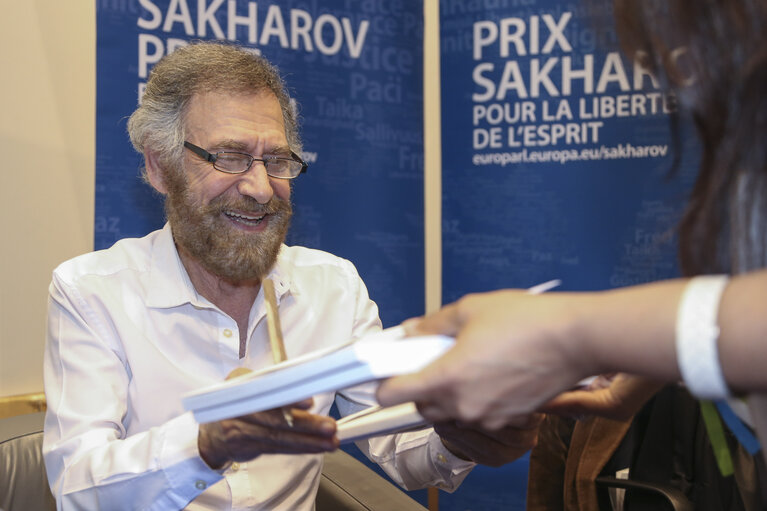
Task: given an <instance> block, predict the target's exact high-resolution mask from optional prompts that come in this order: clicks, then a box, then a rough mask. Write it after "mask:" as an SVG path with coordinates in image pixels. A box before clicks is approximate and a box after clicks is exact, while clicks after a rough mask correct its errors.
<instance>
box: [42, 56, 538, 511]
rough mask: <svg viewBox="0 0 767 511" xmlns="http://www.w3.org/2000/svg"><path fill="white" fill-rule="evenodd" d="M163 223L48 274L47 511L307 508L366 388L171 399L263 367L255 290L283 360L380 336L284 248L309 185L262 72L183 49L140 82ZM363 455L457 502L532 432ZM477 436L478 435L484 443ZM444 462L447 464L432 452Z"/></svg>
mask: <svg viewBox="0 0 767 511" xmlns="http://www.w3.org/2000/svg"><path fill="white" fill-rule="evenodd" d="M128 131H129V134H130V137H131V140H132V142H133V144H134V146H135V147H136V149H137V150H138V151H139V152H141V153H142V154H143V156H144V161H145V176H144V177H145V179H146V181H147V182H148V183H149V184H150V185H151V186H152V187H153V188H154V189H155V190H157V191H158V192H159V193H161V194H163V195H164V196H165V209H166V215H167V218H168V223H167V224H166V225H165V227H164V228H163V229H161V230H159V231H155V232H153V233H151V234H149V235H147V236H146V237H144V238H140V239H125V240H121V241H119V242H117V243H116V244H115V245H114V246H113V247H111V248H109V249H107V250H103V251H98V252H94V253H91V254H85V255H83V256H80V257H77V258H75V259H72V260H70V261H67V262H65V263H63V264H62V265H61V266H59V267H58V268H57V269H56V270H55V272H54V275H53V282H52V283H51V286H50V299H49V316H48V326H49V328H48V336H47V337H48V338H47V346H46V356H45V389H46V396H47V402H48V413H47V415H46V424H45V441H44V449H43V452H44V456H45V461H46V467H47V470H48V477H49V481H50V483H51V488H52V491H53V494H54V496H55V497H56V499H57V501H58V504H59V508H60V509H182V508H187V509H217V510H218V509H246V508H247V509H268V510H278V509H284V510H301V509H312V508H313V505H314V497H315V493H316V490H317V486H318V484H319V478H320V472H321V468H322V460H323V456H322V453H323V452H326V451H331V450H334V449H336V448H337V447H338V439H337V438H336V435H335V432H336V425H335V421H334V420H333V419H331V418H329V417H327V413H328V411H329V409H330V407H331V405H332V404H333V402H334V401H335V402H337V404H338V408H339V410H340V412H341V414H342V415H346V414H349V413H353V412H356V411H358V410H360V409H362V408H365V407H367V406H370V405H373V404H375V398H374V391H375V388H374V387H373V386H370V385H362V386H358V387H355V388H353V389H347V390H345V391H343V393H339V394H337V395H336V394H334V393H325V394H318V395H317V396H315V397H314V398H313V400H307V401H306V402H302V403H297V404H295V405H294V406H293V408H292V410H291V411H290V414H291V415H292V420H291V421H288V420H286V419H287V418H286V417H285V416H284V415H283V413H282V412H283V410H281V409H279V410H269V411H265V412H260V413H253V414H250V415H247V416H243V417H238V418H235V419H230V420H223V421H220V422H213V423H207V424H197V423H196V422H195V420H194V418H193V416H192V414H191V413H190V412H185V411H184V410H183V409H182V406H181V396H183V395H184V394H185V393H187V392H190V391H192V390H195V389H199V388H201V387H204V386H207V385H210V384H213V383H216V382H220V381H222V380H223V379H225V378H226V376H227V375H228V374H229V373H231V372H232V371H233V370H236V369H238V368H246V369H251V370H253V369H259V368H263V367H266V366H268V365H270V364H271V363H272V356H271V352H270V348H269V346H270V345H269V341H268V330H267V326H266V321H265V316H266V309H265V304H264V297H263V292H262V291H261V282H262V280H263V279H264V278H266V277H268V278H270V279H271V280H272V281H273V282H274V283H275V289H276V295H277V301H278V306H279V315H280V321H281V324H282V327H283V334H284V337H285V344H286V346H285V347H286V351H287V355H288V357H289V358H290V357H297V356H299V355H301V354H304V353H308V352H310V351H313V350H317V349H321V348H324V347H327V346H330V345H333V344H337V343H339V342H343V341H347V340H349V339H357V338H360V337H362V336H364V335H366V334H369V333H373V332H376V331H378V330H380V328H381V323H380V320H379V319H378V310H377V307H376V305H375V304H374V303H373V302H372V301H371V300H370V299H369V297H368V294H367V290H366V288H365V286H364V284H363V283H362V281H361V280H360V278H359V276H358V274H357V271H356V269H355V268H354V266H353V265H352V264H351V263H350V262H349V261H346V260H343V259H340V258H338V257H335V256H333V255H331V254H328V253H325V252H322V251H318V250H311V249H307V248H303V247H288V246H285V245H284V244H283V241H284V239H285V234H286V232H287V229H288V225H289V222H290V217H291V205H290V192H291V179H293V178H296V177H298V176H299V175H300V174H301V173H302V172H305V171H306V164H305V163H304V162H303V161H302V160H301V158H300V157H299V156H298V154H300V152H301V142H300V139H299V136H298V129H297V126H296V120H295V117H294V113H293V109H292V108H291V102H290V99H289V98H288V96H287V94H286V92H285V88H284V85H283V83H282V80H281V78H280V77H279V74H278V73H277V71H276V70H275V69H274V68H273V67H272V66H271V65H270V64H269V63H268V62H267V61H266V60H265V59H263V58H262V57H259V56H257V55H254V54H253V53H252V52H250V51H247V50H243V49H241V48H237V47H234V46H229V45H222V44H214V43H197V44H193V45H189V46H187V47H184V48H181V49H178V50H176V51H175V52H173V53H172V54H170V55H168V56H166V57H165V58H164V59H163V60H161V61H160V62H159V63H158V64H157V65H156V66H155V68H154V69H153V71H152V74H151V76H150V79H149V81H148V83H147V87H146V92H145V94H144V96H143V98H142V103H141V105H140V106H139V107H138V108H137V110H136V111H135V112H134V113H133V115H132V116H131V118H130V121H129V123H128ZM441 427H442V428H444V429H441V430H440V434H437V433H436V432H435V431H434V430H433V429H425V430H421V431H417V432H408V433H401V434H396V435H389V436H384V437H379V438H375V439H370V440H367V441H362V442H359V443H358V445H359V446H360V448H361V449H362V450H363V451H364V452H365V454H366V455H367V456H368V457H369V458H370V459H372V460H374V461H376V462H377V463H379V464H380V465H381V466H382V467H383V469H384V470H385V471H386V472H387V473H388V474H389V475H390V476H391V477H392V478H393V479H394V480H395V481H397V482H398V483H399V484H400V485H402V486H403V487H405V488H411V489H412V488H419V487H424V486H427V485H435V486H440V487H442V488H446V489H452V488H455V487H456V486H457V485H458V484H460V482H461V481H462V480H463V478H464V477H465V476H466V474H467V473H468V472H469V471H470V470H471V468H472V467H473V466H474V462H485V463H489V464H494V465H497V464H500V463H503V462H505V461H510V460H512V459H514V458H516V457H518V456H519V455H521V454H522V453H523V452H525V451H526V450H527V449H528V448H529V447H531V446H532V443H533V441H534V437H535V429H534V427H529V428H521V429H513V428H508V429H507V430H502V431H500V432H492V433H490V432H482V431H478V430H473V429H471V428H466V429H464V430H459V429H458V428H454V427H452V428H451V427H448V426H444V425H443V426H441ZM486 433H487V434H486ZM447 445H449V446H450V449H448V448H447V447H446V446H447Z"/></svg>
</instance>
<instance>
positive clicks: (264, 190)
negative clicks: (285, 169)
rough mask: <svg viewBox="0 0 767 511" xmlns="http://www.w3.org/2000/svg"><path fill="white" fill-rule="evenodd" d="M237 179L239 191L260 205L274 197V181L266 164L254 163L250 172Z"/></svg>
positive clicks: (247, 171)
mask: <svg viewBox="0 0 767 511" xmlns="http://www.w3.org/2000/svg"><path fill="white" fill-rule="evenodd" d="M237 177H238V178H239V179H238V181H237V191H238V192H240V193H241V194H242V195H247V196H249V197H253V198H254V199H256V201H258V203H259V204H266V203H267V202H269V200H271V198H272V196H273V195H274V188H272V181H271V178H270V177H269V176H268V175H267V173H266V167H264V162H261V161H254V162H253V165H251V167H250V168H249V169H248V170H246V171H245V172H243V173H242V174H239V175H238V176H237Z"/></svg>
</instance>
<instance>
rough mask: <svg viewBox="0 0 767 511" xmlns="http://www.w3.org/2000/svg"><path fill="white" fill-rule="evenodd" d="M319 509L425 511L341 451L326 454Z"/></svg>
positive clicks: (318, 501) (390, 484)
mask: <svg viewBox="0 0 767 511" xmlns="http://www.w3.org/2000/svg"><path fill="white" fill-rule="evenodd" d="M316 506H317V507H316V511H391V510H392V509H396V510H398V511H426V508H425V507H423V506H422V505H421V504H419V503H418V502H417V501H415V500H413V499H412V498H410V497H409V496H408V495H407V494H406V493H405V492H403V491H402V490H401V489H400V488H399V487H397V486H395V485H394V484H392V483H390V482H389V481H387V480H386V479H384V478H383V477H381V476H380V475H378V474H377V473H375V472H374V471H373V470H371V469H370V468H368V467H366V466H365V465H364V464H363V463H361V462H359V461H358V460H356V459H355V458H354V457H353V456H351V455H349V454H346V453H345V452H344V451H341V450H338V451H335V452H332V453H327V454H325V465H324V467H323V469H322V477H321V478H320V487H319V489H318V491H317V500H316Z"/></svg>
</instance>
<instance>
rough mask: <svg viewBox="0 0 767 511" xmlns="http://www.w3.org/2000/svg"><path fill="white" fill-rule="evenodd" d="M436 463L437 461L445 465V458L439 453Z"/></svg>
mask: <svg viewBox="0 0 767 511" xmlns="http://www.w3.org/2000/svg"><path fill="white" fill-rule="evenodd" d="M437 461H439V462H440V463H447V458H445V455H444V454H442V453H440V454H437Z"/></svg>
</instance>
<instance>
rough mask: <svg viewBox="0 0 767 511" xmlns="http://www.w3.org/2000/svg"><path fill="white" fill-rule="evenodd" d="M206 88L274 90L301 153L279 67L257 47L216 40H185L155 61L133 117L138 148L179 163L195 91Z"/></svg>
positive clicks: (287, 128) (290, 139) (161, 160)
mask: <svg viewBox="0 0 767 511" xmlns="http://www.w3.org/2000/svg"><path fill="white" fill-rule="evenodd" d="M206 92H225V93H234V94H242V93H247V94H250V93H260V92H271V93H273V94H274V95H275V96H276V97H277V100H278V101H279V103H280V107H281V108H282V118H283V121H284V123H285V134H286V136H287V139H288V144H289V145H290V147H291V149H292V150H293V151H295V152H296V153H298V154H301V139H300V135H299V133H298V123H297V120H296V113H295V111H294V107H293V105H292V104H291V101H290V97H289V96H288V93H287V90H286V86H285V83H284V82H283V81H282V78H281V77H280V74H279V72H278V71H277V69H276V68H275V67H274V66H273V65H272V64H271V63H269V61H267V60H266V59H265V58H264V57H261V56H260V55H257V54H256V53H254V52H253V51H250V50H248V49H245V48H241V47H238V46H234V45H230V44H221V43H212V42H197V43H194V44H190V45H187V46H183V47H181V48H179V49H177V50H175V51H174V52H172V53H170V54H168V55H166V56H165V57H163V58H162V59H161V60H160V61H159V62H158V63H157V65H155V66H154V68H153V69H152V72H151V74H150V75H149V81H148V82H147V84H146V90H145V91H144V96H143V98H142V101H141V105H140V106H139V107H138V108H137V109H136V111H135V112H133V115H131V116H130V119H129V120H128V134H129V135H130V139H131V142H132V143H133V147H134V148H135V149H136V151H138V152H140V153H142V154H143V153H144V150H145V148H148V149H151V150H152V151H153V152H155V153H156V154H157V156H158V159H159V163H160V165H161V166H162V167H163V168H166V169H168V168H172V167H176V166H177V165H176V163H177V162H178V161H180V159H181V157H182V151H183V147H184V140H185V138H186V133H185V131H184V122H183V121H184V116H185V114H186V108H187V105H188V103H189V101H190V100H191V99H192V97H193V96H194V95H195V94H200V93H206ZM145 172H146V169H144V173H145ZM144 177H145V178H146V175H145V176H144Z"/></svg>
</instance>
